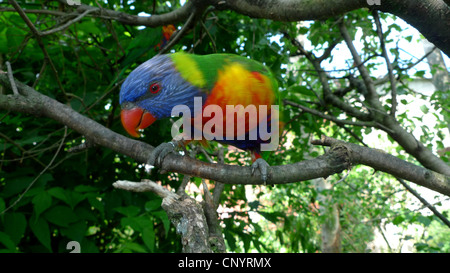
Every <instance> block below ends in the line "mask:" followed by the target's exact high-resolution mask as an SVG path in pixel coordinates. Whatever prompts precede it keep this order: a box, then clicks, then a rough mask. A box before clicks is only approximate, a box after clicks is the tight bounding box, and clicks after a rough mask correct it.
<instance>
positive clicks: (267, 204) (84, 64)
mask: <svg viewBox="0 0 450 273" xmlns="http://www.w3.org/2000/svg"><path fill="white" fill-rule="evenodd" d="M154 2H156V5H155V10H154V13H156V14H158V13H166V12H168V11H171V10H175V9H177V8H179V7H180V6H181V5H180V3H179V2H178V1H165V2H158V1H154ZM83 3H84V4H90V5H92V6H96V5H97V2H96V1H83ZM151 3H152V1H134V2H133V3H132V4H128V2H127V1H104V2H102V5H104V7H105V8H109V9H114V10H118V11H123V12H126V13H129V14H138V13H139V12H140V11H143V10H148V7H149V6H152V4H151ZM47 5H49V6H50V7H51V9H52V10H58V6H57V3H55V2H48V3H47ZM6 6H8V5H7V4H6V3H4V2H1V1H0V7H6ZM39 6H40V4H37V3H34V2H33V1H28V2H27V3H23V4H22V7H23V8H29V9H33V8H38V7H39ZM27 15H28V17H29V18H30V20H31V21H32V22H33V23H34V24H35V25H36V26H37V27H38V28H39V29H41V30H44V29H50V28H51V27H52V26H55V25H57V24H58V20H55V19H54V17H52V16H46V15H44V14H35V13H28V14H27ZM336 19H337V18H332V19H329V20H327V21H321V22H319V21H317V22H310V23H308V24H307V25H305V24H302V25H298V24H297V23H284V22H273V21H270V20H263V19H252V18H249V17H246V16H243V15H240V14H236V13H233V12H228V11H221V12H219V11H215V10H209V11H208V12H207V13H206V14H205V15H204V17H203V18H202V24H200V23H199V24H196V25H195V27H194V28H193V29H192V30H191V31H190V32H188V33H187V34H186V35H185V36H184V37H182V39H181V40H180V41H179V42H178V43H177V44H176V45H174V46H173V48H172V49H171V50H172V51H179V50H183V51H188V52H192V53H197V54H208V53H214V52H228V53H235V54H239V55H243V56H249V57H251V58H253V59H255V60H259V61H261V62H263V63H265V64H266V65H267V66H269V67H270V68H271V69H272V71H273V73H274V75H276V77H277V79H278V80H279V83H280V92H281V96H282V98H285V99H289V100H292V101H295V102H297V103H299V104H302V105H305V106H311V105H314V106H315V107H316V109H317V110H319V111H322V112H324V113H328V114H329V115H332V116H336V117H339V116H340V115H341V113H340V112H339V111H337V110H336V109H329V108H327V106H326V105H323V104H322V103H321V101H320V100H319V99H318V98H320V97H321V92H322V91H321V90H322V86H321V84H320V81H319V80H318V76H317V73H316V72H315V71H314V68H313V67H312V65H311V63H310V62H308V61H307V60H306V59H305V58H300V59H295V58H298V55H299V54H298V50H297V48H296V47H295V46H294V45H293V44H292V43H291V42H290V41H289V39H286V38H283V34H282V33H288V34H289V35H290V36H291V37H297V36H299V35H304V36H303V37H304V38H305V39H306V40H307V41H308V43H309V44H310V48H312V52H313V53H314V54H316V55H317V56H320V55H321V54H322V53H324V51H325V50H326V48H327V47H328V46H330V44H332V43H334V42H336V43H342V41H341V37H340V35H339V29H338V26H337V24H336ZM382 19H383V20H392V19H393V18H392V16H388V15H382ZM344 20H346V21H347V22H348V24H349V25H354V27H353V28H351V29H350V31H351V35H352V36H353V38H354V39H360V40H361V43H362V44H363V47H362V48H361V52H360V54H361V57H362V59H363V60H368V62H367V67H368V69H369V70H370V71H371V72H372V73H375V72H377V71H378V70H379V69H381V68H380V67H382V66H384V62H383V59H382V58H379V53H380V44H379V40H378V39H377V34H376V31H375V29H374V27H373V26H374V23H373V18H372V17H371V15H370V13H369V11H367V10H358V11H354V12H352V13H349V14H347V15H346V16H345V17H344ZM0 22H1V23H0V63H2V60H9V61H10V62H11V64H12V66H13V68H14V76H15V77H16V78H17V79H18V80H20V81H22V82H24V83H26V84H28V85H30V86H33V87H34V88H35V89H36V90H38V91H39V92H41V93H43V94H45V95H47V96H50V97H52V98H55V99H57V100H59V101H61V102H63V103H65V104H67V105H69V106H70V107H72V108H73V109H75V110H77V111H79V112H80V113H83V114H84V115H86V116H88V117H90V118H91V119H94V120H96V121H97V122H99V123H101V124H103V125H105V126H106V127H108V128H109V129H111V130H113V131H116V132H120V133H122V134H126V133H125V131H124V130H123V129H122V127H121V124H120V118H119V117H118V115H119V107H120V106H119V105H118V92H119V88H120V84H121V82H122V81H123V80H124V79H125V77H126V76H127V75H128V73H129V72H130V71H131V70H132V69H133V68H135V67H136V66H137V65H138V64H140V63H142V62H143V61H145V60H147V59H149V58H151V57H152V56H154V55H155V54H156V53H157V52H158V50H159V48H158V47H157V44H158V43H159V42H160V41H161V32H162V29H161V27H156V28H144V27H135V26H129V25H126V24H121V23H119V22H116V21H110V20H108V19H100V18H93V17H85V18H83V19H82V20H81V21H79V22H78V23H76V24H73V25H71V26H70V27H69V28H67V29H66V30H64V31H61V32H57V33H55V34H52V35H48V36H45V37H43V43H44V45H45V50H46V51H47V52H48V55H49V56H50V58H51V60H52V63H49V62H48V60H45V56H44V53H43V50H42V49H41V48H40V46H39V44H38V42H37V41H36V40H35V39H33V38H32V36H30V32H29V29H28V27H27V25H26V24H25V23H24V21H23V20H22V19H21V18H20V16H19V15H18V14H17V13H16V12H5V11H2V12H0ZM181 26H182V25H181V24H180V25H177V26H176V27H181ZM398 28H399V27H398V25H397V24H396V23H393V24H390V25H389V26H388V29H387V30H386V32H385V35H386V36H387V40H386V42H388V43H389V44H391V45H394V44H395V43H397V42H398V40H399V39H411V38H408V37H400V38H396V36H394V35H390V33H391V32H392V33H393V32H395V30H396V29H397V30H399V29H398ZM399 31H401V29H400V30H399ZM391 53H392V54H393V55H392V56H393V57H395V58H396V62H397V67H396V69H397V70H396V71H397V72H398V74H399V76H400V77H401V87H402V88H401V89H400V88H399V92H401V94H405V95H410V96H412V99H416V98H422V99H425V100H426V101H430V102H431V104H430V105H429V106H428V105H425V104H424V108H423V109H422V111H423V112H428V111H432V110H433V111H432V112H433V115H438V116H439V117H440V115H447V118H448V112H447V113H446V112H445V111H443V110H442V109H444V108H445V107H442V105H447V107H448V101H447V102H446V101H445V100H446V99H447V96H446V94H445V93H444V92H443V91H442V92H436V93H435V94H433V95H432V96H431V97H428V96H425V95H420V94H417V93H415V92H413V91H412V90H411V89H409V88H408V84H409V82H410V81H412V79H416V78H419V77H420V78H422V77H423V76H424V75H423V74H420V73H419V72H420V71H418V72H416V73H415V74H411V73H410V70H405V69H402V68H404V67H405V66H406V65H408V64H411V63H413V62H414V60H412V59H404V58H400V57H399V55H400V54H399V50H398V48H395V47H392V51H391ZM338 55H339V53H336V55H334V52H333V54H331V55H330V56H329V58H327V62H329V63H330V66H331V64H334V63H333V60H334V59H336V58H338ZM291 57H292V58H293V59H291ZM293 60H294V61H293ZM345 62H346V63H345V64H347V66H345V65H343V66H341V67H339V68H336V71H331V72H330V73H329V76H330V77H334V78H335V80H334V81H333V83H332V85H333V88H335V89H336V90H338V89H343V88H345V87H346V86H345V85H346V84H347V83H346V79H347V78H348V77H352V76H357V75H358V72H357V69H356V68H355V67H354V66H352V65H353V63H352V60H351V58H348V59H346V60H345ZM52 65H54V70H56V71H57V72H58V73H57V76H56V74H55V71H54V70H53V68H52ZM3 69H4V68H3ZM374 77H375V76H374ZM0 88H1V87H0ZM1 90H2V89H0V94H1V92H2V91H1ZM381 92H384V93H383V94H382V96H383V97H384V99H385V100H386V101H387V100H389V98H390V94H389V92H388V88H384V89H383V90H382V91H381ZM410 98H411V97H410ZM348 100H349V101H350V102H352V105H353V107H355V108H358V109H362V108H363V104H362V103H359V102H360V100H361V94H359V93H358V92H352V93H350V96H349V97H348ZM400 103H401V104H405V105H407V104H408V103H409V101H408V99H406V98H405V99H403V100H400ZM283 114H284V116H286V117H287V120H290V121H289V123H288V124H287V127H286V129H287V131H288V133H287V134H285V135H284V137H283V143H284V145H282V146H281V147H280V149H279V150H278V151H277V152H276V156H273V157H270V160H269V161H268V163H269V164H271V165H279V164H288V163H294V162H298V161H301V160H304V159H307V158H311V157H315V156H318V155H320V154H322V153H323V152H324V151H323V150H319V149H313V148H311V147H310V144H309V139H310V137H312V136H314V137H318V136H320V135H322V134H326V135H327V136H330V137H335V138H339V139H342V140H345V141H350V142H355V143H360V142H359V140H360V139H363V138H364V136H366V135H368V134H370V133H371V132H372V129H371V128H363V127H358V126H352V127H351V128H350V127H347V128H344V127H342V126H337V125H336V124H335V123H332V122H330V121H328V120H325V119H323V118H321V117H317V116H314V115H311V114H308V113H301V114H300V113H299V111H298V109H295V108H292V107H285V108H284V113H283ZM398 119H399V122H400V123H401V124H405V125H406V126H412V127H413V126H415V122H416V119H419V121H421V122H425V124H426V121H425V120H423V119H422V118H421V117H416V118H414V117H412V116H411V115H409V113H408V112H407V111H405V112H403V113H399V115H398ZM438 120H440V122H438V123H436V124H435V125H434V128H430V127H428V126H423V127H422V128H421V129H422V131H421V133H420V140H421V141H422V142H423V143H424V144H426V146H428V147H430V148H431V149H434V150H438V149H443V148H444V144H443V140H444V137H445V135H443V134H442V133H441V131H442V129H443V128H445V127H446V124H445V122H444V121H443V119H438ZM170 127H171V123H170V121H169V120H162V121H157V122H156V123H155V124H154V125H152V127H151V129H148V130H147V131H146V132H145V133H144V138H143V139H142V140H143V141H145V142H147V143H149V144H151V145H154V146H156V145H158V144H160V143H162V142H164V141H167V140H169V139H170ZM0 128H1V131H0V212H2V211H5V212H4V213H3V214H1V215H0V251H2V252H67V251H68V250H66V245H67V243H68V242H69V241H78V242H80V244H81V251H82V252H180V251H181V243H180V240H179V235H177V234H176V230H175V228H174V227H173V226H171V225H170V223H169V220H168V218H167V215H166V213H165V212H164V211H163V210H162V208H161V199H160V198H159V197H157V196H156V195H154V194H151V193H131V192H126V191H122V190H116V189H114V188H113V187H112V185H111V184H112V183H113V182H114V181H116V180H118V179H122V180H130V181H139V180H140V179H143V178H148V179H151V180H153V181H160V182H161V183H162V184H163V185H168V186H169V187H170V188H172V189H174V188H175V189H176V188H177V187H178V186H179V185H180V183H181V181H182V179H183V176H182V175H178V174H160V173H158V172H155V171H153V172H152V173H151V174H150V175H148V174H147V173H146V171H145V168H144V166H142V165H140V164H137V163H136V162H134V160H132V159H130V158H127V157H125V156H123V155H121V154H116V153H114V152H112V151H111V150H108V149H106V148H103V147H91V148H89V149H86V150H82V151H71V150H72V149H73V148H74V147H77V146H78V145H80V144H81V143H85V142H89V140H87V139H85V138H84V137H83V136H80V135H79V134H77V133H76V132H74V131H71V130H66V129H65V128H64V126H63V125H61V124H59V123H57V122H55V121H53V120H49V119H45V118H36V117H32V116H28V115H24V114H20V113H9V112H0ZM349 131H350V132H351V133H349ZM387 141H390V142H392V143H389V145H386V146H384V147H383V148H382V149H384V148H386V150H388V149H389V148H388V146H390V147H393V148H391V149H392V151H387V152H393V153H394V152H395V153H398V155H399V156H400V157H402V158H403V159H408V160H413V159H412V158H411V157H409V156H408V155H407V154H405V153H403V152H400V148H398V149H397V147H398V146H397V145H395V143H394V141H393V140H392V139H390V138H385V137H384V136H380V137H379V142H380V143H383V145H384V144H386V142H387ZM218 146H219V145H218V144H213V145H212V147H211V149H217V147H218ZM59 147H61V150H60V151H59V152H57V151H58V150H59V149H58V148H59ZM380 147H381V145H380ZM377 148H378V147H377ZM226 151H227V154H226V156H225V163H228V164H248V163H249V162H250V160H249V157H248V155H246V154H244V153H242V152H240V153H236V152H235V151H234V150H233V149H229V150H226ZM54 157H55V160H54V162H53V163H52V164H50V162H52V161H53V158H54ZM198 158H199V159H200V160H207V159H206V158H205V157H204V156H203V155H198ZM442 158H443V159H444V160H445V158H446V157H445V156H442ZM43 170H45V171H43ZM339 179H340V177H331V178H329V181H331V183H336V184H335V186H334V187H333V189H332V190H328V191H322V192H318V190H317V188H316V187H315V185H314V183H313V182H312V181H306V182H301V183H293V184H288V185H277V186H264V187H263V186H254V187H250V186H243V185H233V186H231V185H227V186H226V187H225V190H224V192H223V193H222V201H221V208H227V209H231V212H225V210H224V211H222V212H220V211H219V212H220V213H219V216H220V217H221V226H222V228H223V234H224V237H225V239H226V243H227V250H228V251H230V252H251V251H257V252H280V251H282V252H319V251H321V249H320V241H321V237H320V225H321V224H322V223H323V222H324V221H326V219H325V218H326V216H324V215H322V214H320V213H319V210H318V208H319V207H324V206H325V207H326V206H328V205H329V204H325V203H320V202H319V201H317V198H318V195H319V194H321V195H326V196H331V200H332V203H337V204H339V208H340V224H341V228H342V235H341V237H342V251H344V252H365V251H368V250H367V249H368V243H369V242H371V241H372V240H373V239H374V234H375V231H376V230H377V229H378V227H379V226H382V225H385V224H386V223H387V222H388V223H393V224H394V225H397V226H402V227H404V226H407V225H410V224H413V223H414V224H417V225H420V226H421V227H422V228H424V229H425V231H424V236H423V237H422V238H416V250H417V251H423V252H429V251H436V252H439V251H442V252H449V251H450V248H449V245H448V243H447V242H448V241H449V240H448V238H449V236H448V235H449V234H448V229H445V228H443V227H442V226H441V225H439V224H438V222H437V221H436V220H435V219H434V218H433V217H430V216H423V215H422V214H421V213H420V212H419V211H416V212H411V211H410V209H409V208H408V207H407V205H406V201H407V199H408V196H407V194H406V192H405V190H404V188H402V187H401V186H400V185H399V184H398V183H396V181H395V180H393V179H392V178H391V177H389V176H388V175H386V174H382V173H373V170H371V169H368V168H365V167H355V168H353V169H352V170H351V171H350V174H349V176H348V177H347V178H346V179H345V180H343V181H341V182H337V181H338V180H339ZM200 182H201V180H200V179H198V178H191V183H192V184H194V185H196V186H198V187H199V186H200ZM210 183H213V182H210ZM249 192H253V195H252V197H251V199H250V198H249V196H250V194H249ZM191 194H193V193H191ZM440 230H443V232H442V233H441V232H440Z"/></svg>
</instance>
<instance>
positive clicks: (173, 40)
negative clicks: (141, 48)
mask: <svg viewBox="0 0 450 273" xmlns="http://www.w3.org/2000/svg"><path fill="white" fill-rule="evenodd" d="M195 17H196V12H195V11H194V12H192V13H191V15H190V16H189V18H188V19H187V20H186V23H185V24H184V26H183V27H182V28H181V29H180V30H179V31H177V32H175V33H174V34H173V35H172V37H171V38H170V40H169V42H168V43H167V44H166V46H165V47H163V48H161V50H160V51H159V52H158V55H160V54H164V53H166V52H167V51H168V50H169V49H170V48H171V47H172V46H174V45H175V44H176V43H178V41H180V40H181V38H182V37H183V36H184V34H186V32H187V30H188V29H189V28H190V25H191V24H192V23H193V22H194V21H195V20H194V18H195Z"/></svg>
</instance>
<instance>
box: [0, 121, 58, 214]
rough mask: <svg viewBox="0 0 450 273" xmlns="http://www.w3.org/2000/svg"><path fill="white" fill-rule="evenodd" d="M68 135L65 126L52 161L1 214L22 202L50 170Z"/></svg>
mask: <svg viewBox="0 0 450 273" xmlns="http://www.w3.org/2000/svg"><path fill="white" fill-rule="evenodd" d="M66 136H67V126H64V136H63V138H62V139H61V143H60V144H59V146H58V149H57V150H56V153H55V155H53V158H52V160H50V163H48V165H47V166H45V168H44V169H43V170H42V171H41V172H40V173H39V174H38V176H36V177H35V178H34V179H33V181H31V183H30V184H29V185H28V187H27V188H26V189H25V191H24V192H23V193H22V194H21V195H20V196H19V198H17V200H16V201H14V203H12V204H11V205H10V206H9V207H7V208H6V209H5V210H4V211H2V212H1V213H0V215H2V214H4V213H5V212H7V211H8V210H10V209H11V208H13V207H14V206H15V205H17V203H19V202H20V200H22V198H23V196H24V195H25V194H26V193H27V192H28V191H29V190H30V188H31V187H32V186H33V185H34V183H35V182H36V181H37V180H38V179H39V178H40V177H41V176H42V175H43V174H44V173H45V172H46V171H47V170H48V168H50V166H51V165H52V164H53V161H55V159H56V157H57V156H58V154H59V151H61V148H62V146H63V144H64V140H65V139H66Z"/></svg>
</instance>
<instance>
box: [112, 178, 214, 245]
mask: <svg viewBox="0 0 450 273" xmlns="http://www.w3.org/2000/svg"><path fill="white" fill-rule="evenodd" d="M113 186H114V187H116V188H119V189H124V190H128V191H135V192H146V191H151V192H154V193H156V194H157V195H159V196H160V197H162V198H163V201H162V204H161V207H162V208H163V209H164V210H165V211H166V212H167V216H168V217H169V219H170V221H171V222H172V224H173V225H174V226H175V228H176V230H177V233H179V234H181V244H182V245H183V252H184V253H211V252H212V250H211V247H210V245H209V242H210V238H211V237H210V234H209V231H208V225H207V222H206V218H205V216H204V212H203V210H202V208H201V206H200V205H199V204H198V203H197V202H196V201H195V200H194V199H192V198H191V197H188V196H187V195H184V196H179V195H177V194H176V193H173V192H171V191H169V190H167V189H166V188H164V187H163V186H161V185H158V184H156V183H155V182H152V181H150V180H144V181H142V182H130V181H117V182H115V183H113Z"/></svg>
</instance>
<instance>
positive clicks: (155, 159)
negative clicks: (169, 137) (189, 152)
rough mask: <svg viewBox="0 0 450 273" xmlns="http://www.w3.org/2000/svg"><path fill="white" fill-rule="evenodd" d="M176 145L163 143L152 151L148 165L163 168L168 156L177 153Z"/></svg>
mask: <svg viewBox="0 0 450 273" xmlns="http://www.w3.org/2000/svg"><path fill="white" fill-rule="evenodd" d="M176 145H177V143H174V142H166V143H161V144H160V145H158V146H157V147H156V148H155V149H154V150H153V151H152V153H151V154H150V157H149V158H148V161H147V164H149V165H152V166H157V167H161V164H162V162H163V160H164V158H165V157H166V155H168V154H170V153H172V152H173V151H175V147H176Z"/></svg>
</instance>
